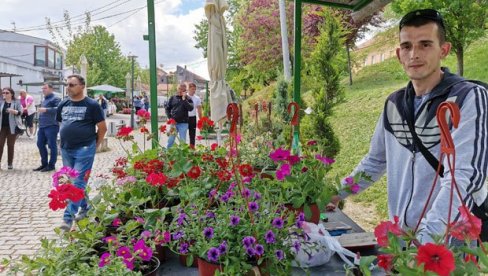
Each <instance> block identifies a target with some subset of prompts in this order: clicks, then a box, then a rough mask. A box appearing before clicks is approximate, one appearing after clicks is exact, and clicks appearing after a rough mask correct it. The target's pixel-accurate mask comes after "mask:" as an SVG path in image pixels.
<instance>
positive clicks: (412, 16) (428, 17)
mask: <svg viewBox="0 0 488 276" xmlns="http://www.w3.org/2000/svg"><path fill="white" fill-rule="evenodd" d="M429 23H435V24H436V25H437V27H438V35H439V42H440V43H441V44H442V43H444V42H446V26H445V24H444V19H443V18H442V15H441V14H440V13H439V12H438V11H436V10H434V9H422V10H414V11H411V12H409V13H407V14H406V15H404V16H403V17H402V20H400V24H399V29H400V31H401V30H402V28H403V27H405V26H414V27H420V26H423V25H426V24H429Z"/></svg>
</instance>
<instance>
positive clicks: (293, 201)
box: [292, 197, 305, 208]
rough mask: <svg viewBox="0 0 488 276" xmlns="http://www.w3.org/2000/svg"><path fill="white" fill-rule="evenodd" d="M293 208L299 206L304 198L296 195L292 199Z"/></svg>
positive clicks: (303, 201)
mask: <svg viewBox="0 0 488 276" xmlns="http://www.w3.org/2000/svg"><path fill="white" fill-rule="evenodd" d="M292 203H293V208H300V207H301V206H302V205H303V204H304V203H305V199H304V198H303V197H297V198H294V199H293V200H292Z"/></svg>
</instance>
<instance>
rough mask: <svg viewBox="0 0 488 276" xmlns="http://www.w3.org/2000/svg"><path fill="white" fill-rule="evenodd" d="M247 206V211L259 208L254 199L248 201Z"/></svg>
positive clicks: (254, 210)
mask: <svg viewBox="0 0 488 276" xmlns="http://www.w3.org/2000/svg"><path fill="white" fill-rule="evenodd" d="M248 207H249V211H251V212H256V211H257V210H258V209H259V204H258V203H257V202H255V201H251V202H249V205H248Z"/></svg>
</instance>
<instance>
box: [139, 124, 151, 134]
mask: <svg viewBox="0 0 488 276" xmlns="http://www.w3.org/2000/svg"><path fill="white" fill-rule="evenodd" d="M140 131H141V133H149V129H147V128H146V127H145V126H142V127H141V129H140Z"/></svg>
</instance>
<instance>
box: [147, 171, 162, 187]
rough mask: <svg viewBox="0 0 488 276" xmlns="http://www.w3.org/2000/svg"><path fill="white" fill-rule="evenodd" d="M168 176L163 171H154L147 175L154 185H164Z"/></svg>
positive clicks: (150, 182) (148, 181) (148, 180)
mask: <svg viewBox="0 0 488 276" xmlns="http://www.w3.org/2000/svg"><path fill="white" fill-rule="evenodd" d="M166 180H167V177H166V175H164V174H163V173H159V172H153V173H151V174H149V175H148V176H147V177H146V181H147V183H149V184H151V185H152V186H162V185H164V184H165V183H166Z"/></svg>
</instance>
